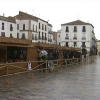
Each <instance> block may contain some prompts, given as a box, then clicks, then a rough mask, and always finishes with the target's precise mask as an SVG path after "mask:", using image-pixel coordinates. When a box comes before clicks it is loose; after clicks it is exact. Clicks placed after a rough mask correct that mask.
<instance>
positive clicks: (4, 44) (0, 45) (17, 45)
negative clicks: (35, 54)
mask: <svg viewBox="0 0 100 100" xmlns="http://www.w3.org/2000/svg"><path fill="white" fill-rule="evenodd" d="M0 46H17V47H35V46H33V45H17V44H15V45H14V44H0Z"/></svg>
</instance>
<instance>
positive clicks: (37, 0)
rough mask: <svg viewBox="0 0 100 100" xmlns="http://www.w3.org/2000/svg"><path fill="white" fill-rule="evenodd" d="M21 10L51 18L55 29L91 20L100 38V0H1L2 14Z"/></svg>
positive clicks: (15, 13) (13, 13) (43, 17)
mask: <svg viewBox="0 0 100 100" xmlns="http://www.w3.org/2000/svg"><path fill="white" fill-rule="evenodd" d="M19 11H22V12H27V13H28V14H32V15H34V16H37V17H40V18H41V19H44V20H46V21H48V20H49V23H50V24H52V25H53V31H57V30H59V29H61V24H63V23H68V22H71V21H75V20H78V19H80V20H82V21H84V22H89V23H91V24H92V25H93V26H94V32H95V36H96V38H97V39H99V40H100V25H99V23H100V0H0V15H3V13H4V14H5V17H8V16H15V15H17V14H18V13H19Z"/></svg>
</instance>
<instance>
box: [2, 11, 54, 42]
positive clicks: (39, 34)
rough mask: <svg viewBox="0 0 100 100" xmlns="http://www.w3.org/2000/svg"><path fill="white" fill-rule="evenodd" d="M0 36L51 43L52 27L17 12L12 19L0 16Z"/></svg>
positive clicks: (35, 18) (45, 22) (38, 19)
mask: <svg viewBox="0 0 100 100" xmlns="http://www.w3.org/2000/svg"><path fill="white" fill-rule="evenodd" d="M0 26H1V27H0V33H1V34H0V36H4V37H12V38H19V39H28V40H30V42H41V43H50V44H52V43H53V35H52V25H51V24H49V23H48V21H45V20H42V19H40V18H38V17H35V16H33V15H30V14H27V13H24V12H21V11H19V14H18V15H16V16H14V17H10V16H9V17H4V16H0Z"/></svg>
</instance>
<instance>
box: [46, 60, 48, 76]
mask: <svg viewBox="0 0 100 100" xmlns="http://www.w3.org/2000/svg"><path fill="white" fill-rule="evenodd" d="M47 64H48V63H47V60H46V74H48V71H47V70H48V65H47Z"/></svg>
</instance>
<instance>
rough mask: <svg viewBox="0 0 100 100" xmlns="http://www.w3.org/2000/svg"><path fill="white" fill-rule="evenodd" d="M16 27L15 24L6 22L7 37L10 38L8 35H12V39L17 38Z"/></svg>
mask: <svg viewBox="0 0 100 100" xmlns="http://www.w3.org/2000/svg"><path fill="white" fill-rule="evenodd" d="M10 24H11V25H12V28H13V30H12V31H10ZM16 33H17V27H16V23H11V22H7V37H10V34H12V37H13V38H17V34H16Z"/></svg>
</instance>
